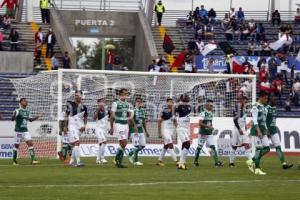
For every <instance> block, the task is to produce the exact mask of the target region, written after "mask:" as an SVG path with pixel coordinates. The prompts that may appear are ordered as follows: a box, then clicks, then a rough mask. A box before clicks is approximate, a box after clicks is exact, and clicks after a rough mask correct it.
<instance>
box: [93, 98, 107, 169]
mask: <svg viewBox="0 0 300 200" xmlns="http://www.w3.org/2000/svg"><path fill="white" fill-rule="evenodd" d="M97 102H98V108H97V110H96V111H95V112H94V116H93V118H94V120H96V136H97V138H98V143H99V151H98V155H97V159H96V163H97V164H106V163H107V160H106V159H105V158H104V153H105V146H106V142H107V139H106V135H107V133H108V128H107V125H108V122H109V111H108V109H107V106H106V104H105V99H104V98H100V99H98V101H97Z"/></svg>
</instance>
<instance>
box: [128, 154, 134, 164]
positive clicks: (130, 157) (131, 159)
mask: <svg viewBox="0 0 300 200" xmlns="http://www.w3.org/2000/svg"><path fill="white" fill-rule="evenodd" d="M128 159H129V162H130V163H131V164H134V158H133V155H132V156H128Z"/></svg>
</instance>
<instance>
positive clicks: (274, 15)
mask: <svg viewBox="0 0 300 200" xmlns="http://www.w3.org/2000/svg"><path fill="white" fill-rule="evenodd" d="M275 22H277V25H278V26H280V23H281V19H280V13H279V11H278V10H275V11H274V12H273V13H272V25H273V26H275Z"/></svg>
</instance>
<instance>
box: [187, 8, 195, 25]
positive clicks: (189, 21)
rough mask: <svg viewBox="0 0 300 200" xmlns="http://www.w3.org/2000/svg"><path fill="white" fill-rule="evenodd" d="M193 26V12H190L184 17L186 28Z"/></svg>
mask: <svg viewBox="0 0 300 200" xmlns="http://www.w3.org/2000/svg"><path fill="white" fill-rule="evenodd" d="M193 25H194V22H193V11H190V12H189V14H188V15H187V16H186V26H187V27H191V26H193Z"/></svg>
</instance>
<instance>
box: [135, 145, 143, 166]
mask: <svg viewBox="0 0 300 200" xmlns="http://www.w3.org/2000/svg"><path fill="white" fill-rule="evenodd" d="M143 148H144V147H141V146H139V147H138V148H135V149H134V154H133V155H134V162H137V161H138V155H139V152H140V151H141V150H142V149H143Z"/></svg>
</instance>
